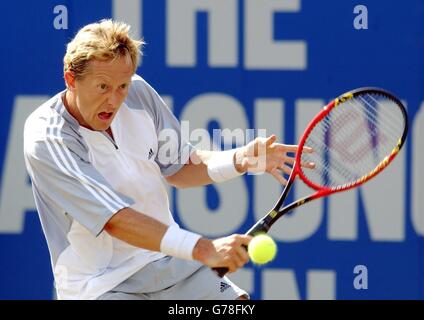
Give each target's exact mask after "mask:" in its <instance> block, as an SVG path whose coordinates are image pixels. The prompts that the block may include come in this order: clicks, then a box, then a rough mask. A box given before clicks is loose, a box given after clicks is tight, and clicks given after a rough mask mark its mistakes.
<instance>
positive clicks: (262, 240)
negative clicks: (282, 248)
mask: <svg viewBox="0 0 424 320" xmlns="http://www.w3.org/2000/svg"><path fill="white" fill-rule="evenodd" d="M247 252H248V253H249V257H250V259H251V260H252V261H253V262H254V263H256V264H265V263H267V262H270V261H271V260H272V259H274V258H275V255H276V254H277V245H276V244H275V242H274V240H273V239H272V238H271V237H270V236H268V235H267V234H260V235H257V236H255V237H253V239H252V240H251V241H250V243H249V246H248V249H247Z"/></svg>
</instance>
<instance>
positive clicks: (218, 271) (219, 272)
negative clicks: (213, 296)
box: [212, 267, 228, 278]
mask: <svg viewBox="0 0 424 320" xmlns="http://www.w3.org/2000/svg"><path fill="white" fill-rule="evenodd" d="M212 270H213V271H215V273H216V274H217V275H218V276H219V277H220V278H222V277H224V276H225V275H226V274H227V272H228V268H226V267H219V268H212Z"/></svg>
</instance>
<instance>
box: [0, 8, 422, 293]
mask: <svg viewBox="0 0 424 320" xmlns="http://www.w3.org/2000/svg"><path fill="white" fill-rule="evenodd" d="M358 5H363V7H358V8H359V9H361V10H360V12H357V13H354V10H355V9H354V8H355V7H356V6H358ZM57 6H62V7H57ZM55 8H56V10H55ZM0 9H1V10H0V11H1V12H2V19H1V22H0V23H1V26H2V27H1V28H0V39H1V40H0V41H1V48H2V50H1V52H2V53H1V57H2V58H1V59H0V70H1V75H2V77H1V78H0V83H1V86H0V87H1V90H0V113H1V117H0V183H1V184H0V201H1V203H0V250H1V253H2V255H1V258H0V298H1V299H20V298H24V299H51V298H53V297H54V290H53V279H52V274H51V268H50V260H49V254H48V250H47V247H46V244H45V240H44V237H43V234H42V230H41V227H40V223H39V221H38V217H37V215H36V213H35V211H34V206H33V203H32V202H31V201H32V198H31V197H32V195H31V191H30V185H29V181H28V178H27V177H26V173H25V168H24V167H23V160H22V153H21V150H22V149H21V146H22V136H21V132H22V125H23V121H24V120H25V117H26V115H27V114H28V113H29V112H30V110H33V108H35V107H36V106H37V105H39V104H40V102H41V101H43V100H45V99H46V98H47V97H48V96H51V95H53V94H55V93H56V92H58V91H60V90H63V88H64V84H63V77H62V67H63V66H62V59H63V55H64V52H65V46H66V43H67V42H68V41H69V40H70V39H72V37H73V35H74V34H75V33H76V32H77V31H78V29H79V28H81V27H82V26H84V25H85V24H87V23H91V22H94V21H97V20H99V19H102V18H117V19H121V20H125V21H127V22H128V23H130V24H131V25H132V26H133V30H134V32H135V34H136V35H142V36H143V37H144V39H145V40H146V42H147V45H146V47H145V50H144V52H145V56H144V58H143V62H142V65H141V66H140V68H139V69H138V73H139V74H140V75H142V76H143V77H144V78H145V79H146V80H147V81H148V82H150V84H152V86H153V87H154V88H155V89H156V90H157V91H158V92H159V93H160V94H161V95H163V96H164V98H165V99H166V101H167V102H168V103H169V105H170V107H172V108H173V110H174V112H175V114H176V115H177V116H178V117H180V118H181V119H187V120H190V128H191V129H194V128H195V127H196V126H198V125H204V126H206V127H207V128H208V129H209V130H211V129H213V128H216V127H228V126H230V127H232V128H235V127H237V126H239V127H240V126H241V127H242V128H243V129H245V128H266V129H267V131H268V132H269V133H271V132H272V133H276V134H277V135H278V137H279V139H280V140H283V141H284V142H287V143H296V141H297V137H298V135H299V131H300V132H301V131H302V130H303V127H304V125H305V124H306V123H307V121H308V120H310V118H311V117H312V115H313V114H314V113H315V112H316V110H317V109H316V108H317V107H319V106H320V105H322V103H324V102H325V101H328V100H330V99H331V98H333V97H335V96H337V95H339V94H341V93H343V92H345V91H348V90H350V89H353V88H356V87H361V86H379V87H383V88H385V89H387V90H389V91H392V92H394V93H395V94H396V95H397V96H398V97H400V98H401V99H402V100H403V101H404V102H405V103H406V105H407V108H408V114H409V119H410V122H411V130H410V135H409V137H408V141H407V144H406V147H405V149H404V150H403V151H402V155H401V156H400V157H399V159H397V162H396V163H395V164H394V165H393V167H391V168H390V170H388V173H387V174H386V175H384V176H383V177H381V178H380V177H378V178H377V179H376V182H375V183H373V184H370V186H369V187H368V186H367V188H362V190H361V191H359V192H356V191H352V192H349V193H348V194H347V195H343V196H342V195H341V196H339V197H334V200H332V199H333V198H331V199H326V200H323V201H320V202H317V204H315V205H311V207H307V208H305V209H303V210H302V212H298V213H297V214H296V215H292V216H290V217H288V218H287V219H286V221H281V222H280V223H279V225H278V227H277V228H276V230H275V231H274V233H273V236H274V237H275V239H276V240H277V242H278V246H279V253H278V257H277V259H275V260H274V261H273V262H272V263H271V264H269V265H266V266H264V267H262V268H258V267H256V266H253V265H251V264H248V265H247V266H246V267H245V268H244V269H243V270H242V271H241V272H239V273H237V274H235V275H234V279H235V281H238V282H239V283H240V285H241V286H244V287H245V288H246V289H247V290H249V291H250V292H251V294H252V297H253V298H255V299H285V298H295V299H296V298H298V299H308V298H309V299H314V298H329V299H332V298H335V299H393V298H400V299H405V298H413V299H422V298H424V252H423V251H424V240H423V235H424V202H423V201H424V200H423V199H422V198H423V195H424V184H423V183H422V182H421V181H424V169H422V168H420V161H424V144H423V140H422V135H423V134H424V115H423V113H424V107H423V105H424V92H423V87H424V61H423V56H424V2H423V1H422V0H407V1H404V2H402V3H400V2H399V1H394V0H386V1H381V0H364V1H360V2H358V1H353V0H343V1H334V0H331V1H330V0H320V1H314V0H299V1H296V0H275V1H269V0H264V1H255V0H250V1H248V0H227V1H223V0H215V1H212V0H210V1H206V0H205V1H191V0H168V1H166V0H131V1H130V0H128V1H124V0H122V1H119V0H115V1H101V0H93V1H89V2H88V1H82V0H74V1H65V0H63V1H51V0H46V1H2V2H0ZM365 9H366V10H365ZM355 19H356V24H355ZM187 21H189V22H190V21H192V22H193V25H192V26H190V23H189V22H187ZM358 24H359V25H360V26H362V27H363V29H358ZM355 26H356V27H355ZM285 45H286V46H285ZM215 103H220V104H219V105H216V109H215V108H214V104H215ZM203 108H204V109H203ZM196 110H202V112H200V113H199V112H197V111H196ZM275 131H277V132H275ZM240 181H241V182H236V183H235V184H229V185H228V184H227V185H225V184H224V185H223V186H222V187H218V188H215V187H208V188H204V189H203V188H202V189H199V190H197V191H196V190H184V191H176V190H172V191H171V201H172V206H173V211H174V214H175V217H176V220H177V221H178V222H180V223H181V224H182V226H184V227H185V228H188V229H192V230H195V231H197V232H201V233H203V234H205V235H208V236H210V237H218V236H221V235H225V234H230V233H234V232H244V231H246V230H247V229H248V228H249V226H250V225H251V224H252V223H253V222H254V221H255V220H256V219H257V218H258V217H260V216H261V215H262V214H263V213H264V212H265V210H266V209H268V208H269V207H270V206H271V205H272V204H273V203H272V202H273V201H274V198H275V196H276V195H277V194H278V192H279V190H278V187H277V185H276V184H275V183H274V182H273V181H272V180H271V179H268V178H267V177H265V176H256V177H253V176H246V177H244V178H243V179H241V180H240ZM227 191H228V192H227ZM196 197H197V198H198V199H200V200H198V201H197V202H196V201H194V202H193V203H192V202H190V201H188V199H193V198H196ZM237 201H240V203H243V205H241V207H238V205H237ZM270 201H271V202H270ZM234 203H236V204H234ZM308 211H310V212H308ZM308 213H309V215H308ZM226 217H227V218H226ZM227 219H229V221H230V222H228V223H227V222H226V221H227Z"/></svg>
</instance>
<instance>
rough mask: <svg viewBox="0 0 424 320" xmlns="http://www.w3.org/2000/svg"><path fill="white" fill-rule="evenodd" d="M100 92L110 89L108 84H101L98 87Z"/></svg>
mask: <svg viewBox="0 0 424 320" xmlns="http://www.w3.org/2000/svg"><path fill="white" fill-rule="evenodd" d="M98 87H99V89H100V91H102V92H105V91H106V90H107V89H108V86H107V84H106V83H101V84H99V85H98Z"/></svg>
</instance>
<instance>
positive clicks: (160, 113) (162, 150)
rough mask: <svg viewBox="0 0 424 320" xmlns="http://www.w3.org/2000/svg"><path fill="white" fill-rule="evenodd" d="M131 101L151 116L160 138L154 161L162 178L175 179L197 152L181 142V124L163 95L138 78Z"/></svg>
mask: <svg viewBox="0 0 424 320" xmlns="http://www.w3.org/2000/svg"><path fill="white" fill-rule="evenodd" d="M129 99H131V100H132V101H135V100H137V101H138V103H135V105H137V104H138V105H140V106H142V108H144V109H145V110H146V111H147V112H148V113H149V114H150V115H151V116H152V118H153V121H154V124H155V127H156V133H157V136H158V152H157V155H156V158H155V161H156V163H157V164H158V166H159V168H160V170H161V173H162V175H163V176H165V177H168V176H172V175H174V174H175V173H177V172H178V171H179V170H180V169H181V168H182V167H183V166H184V165H185V164H186V163H187V162H188V160H189V157H190V154H191V153H192V152H193V151H194V146H193V145H191V144H190V142H189V141H187V140H184V139H182V132H181V124H180V122H179V121H178V119H177V118H176V117H175V115H174V114H173V113H172V111H171V110H170V109H169V108H168V106H167V105H166V104H165V102H164V101H163V99H162V98H161V97H160V95H159V94H158V93H157V92H156V91H155V90H154V89H153V88H152V87H151V86H150V85H149V84H148V83H147V82H146V81H145V80H144V79H142V78H141V77H139V76H137V75H136V76H134V78H133V82H132V84H131V89H130V92H129ZM131 105H134V104H133V103H132V104H131Z"/></svg>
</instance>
